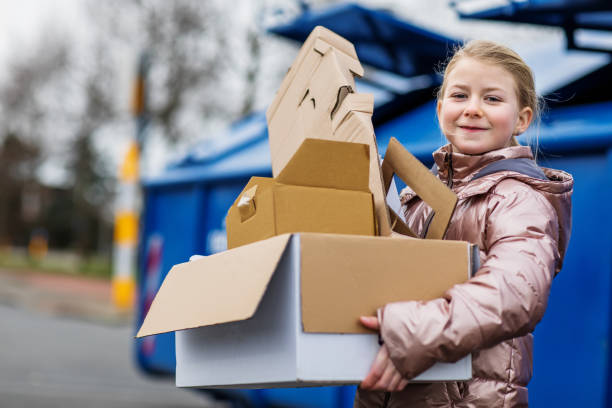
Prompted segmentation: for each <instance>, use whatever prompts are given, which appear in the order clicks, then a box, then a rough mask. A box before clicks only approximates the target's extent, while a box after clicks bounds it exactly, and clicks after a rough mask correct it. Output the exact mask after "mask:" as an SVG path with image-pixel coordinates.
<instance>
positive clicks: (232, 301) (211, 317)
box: [136, 234, 291, 337]
mask: <svg viewBox="0 0 612 408" xmlns="http://www.w3.org/2000/svg"><path fill="white" fill-rule="evenodd" d="M290 239H291V234H284V235H279V236H277V237H273V238H270V239H266V240H264V241H258V242H255V243H253V244H249V245H244V246H241V247H238V248H234V249H231V250H228V251H225V252H221V253H218V254H215V255H211V256H207V257H204V258H202V259H198V260H195V261H191V262H185V263H182V264H178V265H175V266H174V267H173V268H172V269H171V270H170V272H168V275H167V276H166V279H164V282H163V283H162V286H161V288H160V289H159V291H158V292H157V294H156V296H155V299H154V300H153V303H152V304H151V308H150V309H149V311H148V313H147V315H146V317H145V319H144V322H143V323H142V326H141V327H140V330H139V331H138V333H137V334H136V337H144V336H150V335H153V334H160V333H167V332H172V331H176V330H184V329H191V328H195V327H201V326H209V325H213V324H219V323H227V322H231V321H239V320H245V319H248V318H250V317H252V316H253V314H254V313H255V311H256V310H257V307H258V306H259V303H260V301H261V298H262V297H263V295H264V293H265V292H266V290H267V288H268V284H269V282H270V279H271V278H272V275H273V274H274V271H275V270H276V268H277V266H278V263H279V262H280V260H281V257H282V255H283V253H284V252H285V249H286V248H287V246H288V243H289V241H290Z"/></svg>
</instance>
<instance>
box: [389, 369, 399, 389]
mask: <svg viewBox="0 0 612 408" xmlns="http://www.w3.org/2000/svg"><path fill="white" fill-rule="evenodd" d="M401 380H402V375H401V374H400V373H399V371H397V370H395V369H394V370H393V377H391V381H389V385H388V386H387V391H395V390H397V387H398V386H399V383H400V381H401Z"/></svg>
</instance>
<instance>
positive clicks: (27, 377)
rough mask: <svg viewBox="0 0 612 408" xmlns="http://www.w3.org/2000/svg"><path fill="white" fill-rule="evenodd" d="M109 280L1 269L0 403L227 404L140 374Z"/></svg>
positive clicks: (5, 407)
mask: <svg viewBox="0 0 612 408" xmlns="http://www.w3.org/2000/svg"><path fill="white" fill-rule="evenodd" d="M132 325H133V323H132V318H131V314H130V313H125V312H119V311H117V309H116V308H114V307H113V305H112V304H111V302H110V284H109V283H108V282H104V281H96V280H88V279H83V278H79V277H66V276H56V275H49V274H41V273H37V272H36V271H11V270H6V269H0V408H21V407H23V408H26V407H27V408H38V407H45V408H55V407H57V408H60V407H61V408H83V407H87V408H102V407H104V408H115V407H117V408H119V407H121V408H140V407H143V408H144V407H147V408H158V407H179V408H182V407H185V408H192V407H200V408H201V407H215V408H217V407H227V405H226V404H220V403H215V402H214V401H212V400H211V399H210V398H207V396H206V395H204V394H202V393H198V392H196V391H191V390H185V389H179V388H176V387H175V386H174V382H173V380H172V379H155V378H151V377H148V376H145V375H143V374H142V373H141V372H139V371H138V369H137V368H136V365H135V363H134V360H133V355H132V342H133V340H132V338H133V327H132Z"/></svg>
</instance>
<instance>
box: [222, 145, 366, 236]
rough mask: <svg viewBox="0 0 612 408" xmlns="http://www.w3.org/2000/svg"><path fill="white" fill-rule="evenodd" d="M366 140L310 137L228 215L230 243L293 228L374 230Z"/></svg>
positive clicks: (249, 188)
mask: <svg viewBox="0 0 612 408" xmlns="http://www.w3.org/2000/svg"><path fill="white" fill-rule="evenodd" d="M369 163H370V161H369V149H368V146H367V145H365V144H359V143H348V142H334V141H329V140H318V139H306V140H304V142H303V143H302V145H301V146H300V148H299V149H298V150H297V152H296V153H295V154H294V155H293V157H292V158H291V161H290V162H289V163H288V164H287V165H286V166H285V168H284V169H283V171H282V172H281V173H280V174H279V175H278V177H276V178H275V179H270V178H264V177H252V178H251V180H250V181H249V183H248V184H247V185H246V187H245V188H244V190H243V192H242V193H241V194H240V195H239V196H238V198H237V199H236V201H235V202H234V204H233V205H232V207H231V208H230V209H229V211H228V213H227V217H226V219H225V221H226V225H227V246H228V248H235V247H237V246H240V245H245V244H249V243H251V242H255V241H259V240H262V239H266V238H270V237H273V236H275V235H280V234H284V233H288V232H327V233H336V234H358V235H375V232H376V229H375V220H374V204H373V202H372V194H371V193H370V191H369V188H368V170H369Z"/></svg>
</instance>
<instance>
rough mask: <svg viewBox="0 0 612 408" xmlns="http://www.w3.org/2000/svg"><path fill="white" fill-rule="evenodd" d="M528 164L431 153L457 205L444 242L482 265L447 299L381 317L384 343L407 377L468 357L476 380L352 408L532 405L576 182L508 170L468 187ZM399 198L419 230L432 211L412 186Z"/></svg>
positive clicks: (361, 394) (389, 310)
mask: <svg viewBox="0 0 612 408" xmlns="http://www.w3.org/2000/svg"><path fill="white" fill-rule="evenodd" d="M524 157H527V158H532V157H533V156H532V154H531V150H530V148H529V147H526V146H516V147H508V148H504V149H500V150H496V151H492V152H488V153H485V154H482V155H476V156H470V155H463V154H459V153H452V151H451V147H450V145H447V146H444V147H442V148H440V149H439V150H437V151H436V152H434V159H435V161H436V164H437V165H438V168H439V173H438V176H439V178H440V179H441V180H442V181H444V182H445V183H447V184H448V185H449V186H450V187H451V188H452V190H453V191H454V192H455V193H456V194H457V196H458V198H459V201H458V204H457V208H456V210H455V213H454V215H453V218H452V220H451V223H450V225H449V228H448V231H447V233H446V239H452V240H463V241H469V242H472V243H475V244H478V246H479V248H480V261H481V267H480V269H479V270H478V271H477V273H476V274H475V276H474V277H472V278H471V279H470V280H469V281H467V282H466V283H463V284H460V285H455V286H454V287H452V288H451V289H449V290H448V291H447V292H446V293H445V294H444V296H443V297H442V298H439V299H435V300H432V301H428V302H416V301H408V302H398V303H391V304H388V305H386V306H385V307H384V308H381V309H380V310H379V319H380V320H381V335H382V338H383V340H384V342H385V346H386V347H387V348H388V350H389V354H390V357H391V360H392V362H393V363H394V365H395V366H396V368H397V369H398V370H399V371H400V372H401V373H402V374H403V375H404V376H405V377H406V378H413V377H415V376H416V375H418V374H420V373H421V372H423V371H424V370H426V369H427V368H429V367H431V366H432V365H433V364H434V363H435V362H437V361H445V362H452V361H456V360H458V359H460V358H462V357H464V356H465V355H467V354H468V353H472V379H471V380H470V381H466V382H447V383H428V384H409V385H408V386H407V387H406V388H405V389H404V390H402V391H400V392H393V393H385V392H373V391H365V390H358V391H357V395H356V398H355V407H384V406H386V407H389V408H390V407H518V406H527V405H528V399H527V383H528V382H529V380H530V379H531V373H532V338H533V337H532V334H531V332H532V331H533V330H534V328H535V326H536V324H537V323H538V322H539V321H540V319H542V316H543V315H544V311H545V310H546V304H547V301H548V293H549V290H550V285H551V281H552V279H553V277H554V276H555V275H556V274H557V273H558V272H559V270H560V269H561V264H562V261H563V256H564V254H565V250H566V248H567V243H568V240H569V235H570V229H571V195H572V188H573V180H572V177H571V175H569V174H567V173H565V172H563V171H559V170H551V169H542V170H543V171H544V173H545V174H546V176H547V177H548V179H549V180H546V181H545V180H539V179H535V178H531V177H529V176H525V175H522V174H519V173H515V172H512V171H502V172H498V173H493V174H490V175H487V176H484V177H482V178H478V179H476V180H474V181H472V182H470V180H471V178H472V177H473V176H474V175H475V174H476V173H477V172H478V171H479V170H480V169H482V168H483V167H484V166H486V165H487V164H489V163H491V162H493V161H496V160H501V159H506V158H524ZM401 200H402V204H403V205H404V209H405V215H406V220H407V222H408V224H409V226H410V227H411V228H412V229H413V231H415V232H419V233H422V231H423V228H424V224H425V222H426V219H427V216H428V215H429V213H430V211H431V210H430V209H429V207H428V206H427V205H426V204H425V203H423V202H422V201H421V200H420V199H418V197H415V196H414V193H412V191H410V190H409V189H406V190H404V191H403V192H402V194H401Z"/></svg>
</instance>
